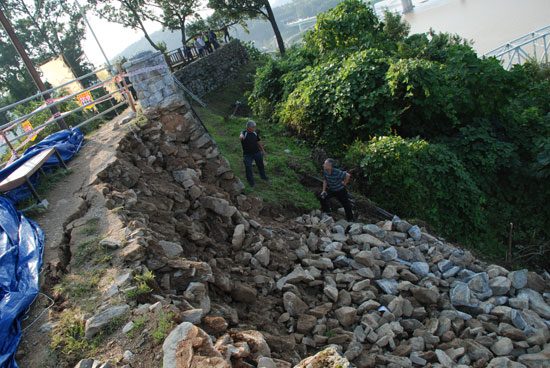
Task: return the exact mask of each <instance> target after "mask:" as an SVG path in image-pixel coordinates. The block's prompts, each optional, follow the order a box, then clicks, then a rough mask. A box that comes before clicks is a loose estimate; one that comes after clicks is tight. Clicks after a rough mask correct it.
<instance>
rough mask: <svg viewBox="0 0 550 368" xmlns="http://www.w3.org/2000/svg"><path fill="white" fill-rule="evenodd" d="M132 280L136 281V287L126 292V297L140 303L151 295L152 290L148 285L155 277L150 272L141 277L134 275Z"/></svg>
mask: <svg viewBox="0 0 550 368" xmlns="http://www.w3.org/2000/svg"><path fill="white" fill-rule="evenodd" d="M134 279H135V280H136V281H137V287H136V288H135V289H131V290H128V291H127V292H126V297H127V298H128V299H132V300H138V301H141V300H143V299H144V298H146V297H147V296H149V295H151V293H152V292H153V289H152V288H151V287H150V286H149V285H148V283H149V282H151V281H152V280H154V279H155V275H154V274H153V272H152V271H148V272H146V273H144V274H142V275H136V276H134Z"/></svg>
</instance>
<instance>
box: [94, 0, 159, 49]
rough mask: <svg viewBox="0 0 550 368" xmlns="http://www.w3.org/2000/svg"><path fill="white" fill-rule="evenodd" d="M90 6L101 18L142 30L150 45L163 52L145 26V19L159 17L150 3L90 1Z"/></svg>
mask: <svg viewBox="0 0 550 368" xmlns="http://www.w3.org/2000/svg"><path fill="white" fill-rule="evenodd" d="M88 4H89V5H90V6H91V7H92V8H94V9H95V11H96V13H97V14H98V15H99V16H100V17H102V18H104V19H106V20H108V21H109V22H114V23H118V24H121V25H123V26H124V27H128V28H131V29H139V30H141V31H142V32H143V35H144V36H145V39H146V40H147V41H148V42H149V44H150V45H151V46H152V47H153V48H154V49H155V50H157V51H161V50H160V48H159V47H158V45H157V44H156V43H155V42H154V41H153V40H152V39H151V37H150V36H149V33H148V32H147V29H146V28H145V25H144V24H143V22H144V20H145V19H150V20H154V19H157V15H156V14H154V12H153V11H152V7H151V4H150V3H147V2H146V1H145V0H116V1H111V0H88Z"/></svg>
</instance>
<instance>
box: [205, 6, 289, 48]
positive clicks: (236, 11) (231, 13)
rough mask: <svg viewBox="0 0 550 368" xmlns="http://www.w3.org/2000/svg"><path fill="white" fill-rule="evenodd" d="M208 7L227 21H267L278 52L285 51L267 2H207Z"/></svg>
mask: <svg viewBox="0 0 550 368" xmlns="http://www.w3.org/2000/svg"><path fill="white" fill-rule="evenodd" d="M208 6H209V7H210V8H212V9H214V10H215V11H217V12H219V13H221V14H223V15H224V16H225V17H226V18H228V19H234V20H240V19H243V18H245V19H255V18H264V19H266V20H268V21H269V23H270V24H271V27H272V28H273V33H274V34H275V38H276V39H277V45H278V47H279V52H280V53H281V54H284V53H285V51H286V48H285V44H284V41H283V38H282V36H281V31H280V30H279V26H278V25H277V21H276V19H275V15H274V14H273V9H271V5H270V4H269V1H268V0H209V2H208Z"/></svg>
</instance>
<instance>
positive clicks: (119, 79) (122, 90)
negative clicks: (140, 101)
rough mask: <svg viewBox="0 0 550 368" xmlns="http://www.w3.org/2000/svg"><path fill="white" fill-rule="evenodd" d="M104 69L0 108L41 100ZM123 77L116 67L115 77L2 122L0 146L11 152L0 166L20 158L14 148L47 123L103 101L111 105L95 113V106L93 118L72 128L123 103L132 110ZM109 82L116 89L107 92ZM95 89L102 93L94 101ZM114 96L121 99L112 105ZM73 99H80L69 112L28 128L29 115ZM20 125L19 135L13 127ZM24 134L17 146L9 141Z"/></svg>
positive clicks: (111, 72) (102, 69)
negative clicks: (128, 105) (21, 129)
mask: <svg viewBox="0 0 550 368" xmlns="http://www.w3.org/2000/svg"><path fill="white" fill-rule="evenodd" d="M106 69H108V67H103V68H99V69H97V70H94V71H92V72H91V73H88V74H86V75H83V76H81V77H78V78H75V79H72V80H70V81H68V82H66V83H63V84H61V85H59V86H57V87H54V88H50V89H49V90H46V91H44V92H40V93H37V94H35V95H33V96H31V97H27V98H25V99H23V100H20V101H18V102H15V103H13V104H11V105H8V106H4V107H1V108H0V113H1V112H6V111H10V110H13V109H14V108H16V107H17V106H20V105H22V104H24V103H27V102H30V101H32V100H36V99H42V98H43V96H44V95H45V94H50V93H52V92H56V91H61V90H62V89H63V88H64V87H66V86H68V85H69V84H71V83H74V82H79V81H81V80H84V79H86V78H92V77H94V78H96V77H97V73H99V72H101V71H104V70H106ZM109 72H110V74H111V75H112V74H113V71H111V70H109ZM124 76H125V75H124V74H122V71H121V70H120V69H119V74H117V75H115V76H112V77H111V78H108V79H106V80H104V81H99V82H95V83H93V84H92V85H91V86H90V87H88V88H84V89H82V90H79V91H78V92H76V93H72V94H68V95H65V96H62V97H57V98H55V99H49V100H47V101H46V102H45V103H44V104H43V105H42V106H40V107H39V108H37V109H35V110H34V111H32V112H31V113H28V114H25V115H23V116H17V117H15V118H14V119H13V120H12V121H10V122H8V123H6V124H4V125H1V126H0V137H1V138H3V143H2V144H0V147H1V146H3V145H7V146H8V148H9V150H10V152H11V158H10V159H9V160H8V161H7V162H4V163H2V164H0V168H3V167H5V166H7V165H9V164H10V163H11V162H13V161H14V160H16V159H17V158H19V155H18V153H17V151H18V150H19V149H20V148H21V147H23V146H24V145H26V144H27V143H28V142H29V141H30V140H31V139H34V138H33V137H34V136H36V135H37V134H38V133H39V132H40V131H42V130H43V129H44V128H46V127H47V126H48V125H50V124H53V123H55V122H57V121H58V120H61V119H63V118H66V117H68V116H70V115H72V114H75V113H77V112H80V111H82V110H84V109H91V108H93V107H96V106H98V105H100V104H103V103H105V102H111V107H110V108H108V109H105V110H104V111H102V112H98V110H97V109H94V112H96V113H95V114H94V115H93V116H92V117H90V118H88V119H86V120H85V121H83V122H80V123H78V124H77V125H76V126H74V127H81V126H83V125H86V124H88V123H90V122H92V121H94V120H96V119H98V118H100V117H102V116H104V115H105V114H108V113H110V112H111V111H114V110H116V109H117V108H118V107H121V106H123V105H125V104H130V106H132V108H133V109H134V111H135V106H134V104H133V100H132V95H131V94H130V92H129V90H128V88H129V87H130V86H129V85H127V84H126V82H125V80H124ZM110 83H113V85H114V86H116V87H117V88H111V91H110V92H109V91H107V90H106V89H105V88H104V87H105V85H107V84H110ZM94 90H103V91H105V94H103V95H101V96H99V97H96V98H95V100H94V99H93V98H92V96H91V91H94ZM79 96H84V97H81V98H82V100H81V98H78V97H79ZM86 96H89V97H88V98H85V97H86ZM116 96H120V97H121V98H120V99H119V101H120V102H119V101H117V103H116V104H115V103H113V101H112V100H113V99H114V98H116ZM75 98H78V101H79V104H80V106H79V107H77V108H75V109H72V110H70V111H66V112H62V113H59V114H56V115H55V116H53V115H52V116H51V117H50V118H49V119H48V120H46V121H45V122H43V123H42V124H40V125H39V126H35V127H34V128H32V127H31V128H32V129H29V127H30V123H29V120H30V119H31V118H32V117H34V116H36V115H37V114H40V113H41V112H44V111H49V108H50V107H51V106H56V105H59V104H61V103H64V102H68V101H71V100H73V99H75ZM84 100H85V101H84ZM25 123H27V124H26V128H25ZM21 125H23V130H24V133H22V134H19V135H18V134H17V133H16V129H17V127H19V126H21ZM10 131H15V133H13V132H12V134H13V135H15V137H11V138H8V136H7V133H8V132H10ZM24 137H27V139H25V140H24V141H23V142H19V146H18V147H14V146H13V144H12V142H14V141H18V140H20V139H21V138H24Z"/></svg>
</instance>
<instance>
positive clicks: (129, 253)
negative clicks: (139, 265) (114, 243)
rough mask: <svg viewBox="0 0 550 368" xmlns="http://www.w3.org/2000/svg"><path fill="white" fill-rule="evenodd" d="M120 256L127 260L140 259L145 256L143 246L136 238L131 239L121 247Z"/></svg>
mask: <svg viewBox="0 0 550 368" xmlns="http://www.w3.org/2000/svg"><path fill="white" fill-rule="evenodd" d="M120 256H121V257H122V259H123V260H125V261H127V262H134V261H141V260H142V259H143V258H145V247H144V246H143V245H141V244H140V242H139V241H138V240H137V239H136V240H133V241H131V242H129V243H128V245H126V246H125V247H124V248H123V249H122V251H121V253H120Z"/></svg>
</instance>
